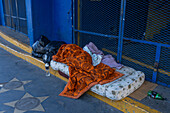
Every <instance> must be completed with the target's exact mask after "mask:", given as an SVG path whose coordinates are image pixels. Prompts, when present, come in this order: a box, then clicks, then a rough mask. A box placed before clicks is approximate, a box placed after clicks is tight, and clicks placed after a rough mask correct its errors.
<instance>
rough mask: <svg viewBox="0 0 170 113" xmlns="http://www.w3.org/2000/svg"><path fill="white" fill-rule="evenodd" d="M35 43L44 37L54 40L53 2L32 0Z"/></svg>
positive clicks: (49, 0) (50, 0)
mask: <svg viewBox="0 0 170 113" xmlns="http://www.w3.org/2000/svg"><path fill="white" fill-rule="evenodd" d="M32 20H33V33H34V35H33V37H34V42H35V41H36V40H38V39H39V37H40V35H44V36H46V37H47V38H49V39H50V40H51V39H52V38H53V35H52V34H53V30H52V28H53V24H52V0H32Z"/></svg>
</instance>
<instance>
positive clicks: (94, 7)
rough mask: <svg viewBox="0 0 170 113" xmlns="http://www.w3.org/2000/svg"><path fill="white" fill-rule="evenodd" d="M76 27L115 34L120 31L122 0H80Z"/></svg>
mask: <svg viewBox="0 0 170 113" xmlns="http://www.w3.org/2000/svg"><path fill="white" fill-rule="evenodd" d="M78 1H79V2H78ZM78 1H77V4H78V5H79V6H78V8H77V10H78V11H77V19H76V20H77V21H78V23H77V26H76V29H79V30H84V31H90V32H96V33H102V34H108V35H115V36H117V35H118V33H119V18H120V6H121V5H120V4H121V1H120V0H110V1H106V0H78Z"/></svg>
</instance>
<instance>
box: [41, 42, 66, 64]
mask: <svg viewBox="0 0 170 113" xmlns="http://www.w3.org/2000/svg"><path fill="white" fill-rule="evenodd" d="M63 44H66V42H64V41H51V42H50V43H49V44H47V45H46V47H45V48H44V50H45V51H46V53H45V54H44V55H43V62H44V63H48V64H49V63H50V61H51V59H52V56H53V55H55V54H56V53H57V52H58V49H59V48H60V47H61V45H63Z"/></svg>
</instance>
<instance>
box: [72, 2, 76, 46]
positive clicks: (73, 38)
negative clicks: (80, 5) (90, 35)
mask: <svg viewBox="0 0 170 113" xmlns="http://www.w3.org/2000/svg"><path fill="white" fill-rule="evenodd" d="M72 2H73V5H72V6H73V13H72V18H73V26H72V33H73V37H72V43H73V44H75V43H76V42H75V31H74V30H75V0H73V1H72Z"/></svg>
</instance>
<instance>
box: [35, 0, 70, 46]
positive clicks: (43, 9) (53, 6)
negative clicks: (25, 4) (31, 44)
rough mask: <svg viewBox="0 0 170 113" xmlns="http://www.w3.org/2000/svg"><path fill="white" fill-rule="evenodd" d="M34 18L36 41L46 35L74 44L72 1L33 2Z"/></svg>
mask: <svg viewBox="0 0 170 113" xmlns="http://www.w3.org/2000/svg"><path fill="white" fill-rule="evenodd" d="M68 12H69V13H68ZM32 18H33V33H34V41H36V40H38V39H39V36H40V35H44V36H46V37H47V38H48V39H50V40H62V41H66V42H67V43H72V28H71V23H72V20H71V0H65V1H62V0H32Z"/></svg>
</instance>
